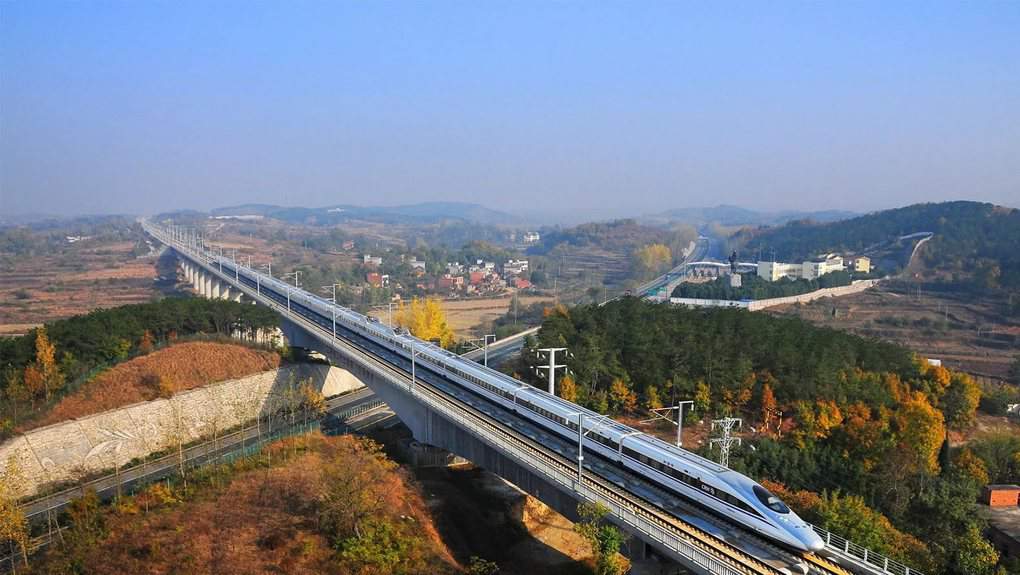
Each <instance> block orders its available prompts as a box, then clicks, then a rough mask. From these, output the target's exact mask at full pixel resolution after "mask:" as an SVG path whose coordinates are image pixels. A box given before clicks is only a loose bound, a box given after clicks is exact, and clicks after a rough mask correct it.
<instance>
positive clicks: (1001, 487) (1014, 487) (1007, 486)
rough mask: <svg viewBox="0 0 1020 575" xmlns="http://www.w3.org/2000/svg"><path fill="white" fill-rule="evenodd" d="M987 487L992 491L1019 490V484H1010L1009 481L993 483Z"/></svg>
mask: <svg viewBox="0 0 1020 575" xmlns="http://www.w3.org/2000/svg"><path fill="white" fill-rule="evenodd" d="M988 489H990V490H992V491H1020V485H1012V484H1009V483H995V484H992V485H989V486H988Z"/></svg>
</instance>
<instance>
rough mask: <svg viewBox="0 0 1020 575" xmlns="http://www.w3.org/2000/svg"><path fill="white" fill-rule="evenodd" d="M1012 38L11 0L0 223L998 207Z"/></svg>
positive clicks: (985, 31)
mask: <svg viewBox="0 0 1020 575" xmlns="http://www.w3.org/2000/svg"><path fill="white" fill-rule="evenodd" d="M1018 29H1020V4H1017V3H987V4H979V3H967V4H963V3H960V4H956V3H936V4H931V3H900V4H896V5H887V4H882V3H854V4H845V5H836V4H800V3H798V4H793V3H787V4H769V5H765V4H755V3H746V4H745V3H737V4H729V5H725V6H708V5H699V4H669V5H665V4H628V5H622V4H621V5H593V4H574V3H558V4H539V3H515V4H512V5H497V4H486V5H472V4H462V3H443V4H356V3H350V4H335V3H318V2H306V3H298V4H283V3H277V4H271V3H270V4H250V3H240V2H238V3H232V2H231V3H217V4H214V5H207V4H203V3H197V2H185V3H180V4H176V3H175V4H171V3H156V2H153V3H144V4H142V3H139V4H128V3H106V2H98V3H76V4H70V3H51V2H31V3H29V2H9V3H5V4H2V5H0V82H2V83H0V200H2V201H0V204H2V205H0V212H2V213H4V214H18V213H48V214H53V215H57V216H66V215H75V214H83V213H155V212H159V211H167V210H176V209H198V210H203V211H205V210H209V209H212V208H216V207H223V206H228V205H236V204H243V203H271V204H278V205H295V206H305V207H318V206H326V205H332V204H355V205H363V206H377V205H383V206H385V205H404V204H413V203H421V202H428V201H454V202H470V203H478V204H481V205H484V206H486V207H489V208H492V209H496V210H500V211H505V212H508V213H511V214H517V215H522V216H525V217H532V218H533V217H535V216H536V215H537V214H545V215H547V216H548V218H546V219H548V220H554V219H571V220H575V221H577V220H584V219H607V218H612V217H627V216H639V215H644V214H651V213H656V212H661V211H664V210H668V209H677V208H685V207H705V206H716V205H719V204H729V205H736V206H741V207H746V208H749V209H755V210H760V211H767V212H777V211H785V210H797V211H815V210H830V209H833V210H850V211H855V212H869V211H874V210H878V209H884V208H890V207H897V206H901V205H906V204H912V203H916V202H924V201H943V200H953V199H968V200H976V201H987V202H992V203H997V204H1004V205H1010V206H1016V205H1017V204H1018V203H1020V202H1018V198H1020V170H1018V169H1017V168H1016V166H1018V165H1020V42H1017V41H1016V37H1015V35H1016V30H1018ZM567 216H570V217H569V218H567Z"/></svg>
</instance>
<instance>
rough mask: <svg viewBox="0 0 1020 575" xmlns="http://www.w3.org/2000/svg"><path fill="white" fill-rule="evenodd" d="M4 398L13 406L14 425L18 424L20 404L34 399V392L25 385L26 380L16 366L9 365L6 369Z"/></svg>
mask: <svg viewBox="0 0 1020 575" xmlns="http://www.w3.org/2000/svg"><path fill="white" fill-rule="evenodd" d="M4 383H5V384H6V386H5V387H4V399H6V400H7V403H8V404H9V405H10V406H11V415H12V416H13V420H14V425H17V424H18V405H19V404H22V403H25V402H27V401H28V400H30V399H32V393H31V391H29V389H28V388H27V387H26V386H25V380H24V378H23V377H22V374H21V372H19V371H18V370H17V369H16V368H14V367H8V368H7V369H5V370H4Z"/></svg>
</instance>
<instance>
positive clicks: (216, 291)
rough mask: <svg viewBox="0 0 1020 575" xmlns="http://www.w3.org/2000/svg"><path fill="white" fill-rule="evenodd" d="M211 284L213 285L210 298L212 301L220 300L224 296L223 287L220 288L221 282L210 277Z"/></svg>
mask: <svg viewBox="0 0 1020 575" xmlns="http://www.w3.org/2000/svg"><path fill="white" fill-rule="evenodd" d="M209 283H210V284H211V288H210V294H211V295H210V296H209V297H211V298H212V299H220V297H222V296H221V294H222V291H221V290H222V287H221V286H220V280H218V279H215V278H212V277H210V278H209Z"/></svg>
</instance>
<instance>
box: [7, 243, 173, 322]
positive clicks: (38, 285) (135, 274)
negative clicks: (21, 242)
mask: <svg viewBox="0 0 1020 575" xmlns="http://www.w3.org/2000/svg"><path fill="white" fill-rule="evenodd" d="M133 247H134V245H133V244H132V243H131V242H116V243H110V242H98V241H97V242H89V241H86V242H82V243H81V244H76V245H74V246H72V247H71V248H70V249H68V250H67V251H66V252H64V253H60V254H57V255H45V256H37V257H24V258H5V260H4V265H3V266H0V335H4V334H20V333H25V331H27V330H28V329H31V328H33V327H35V326H37V325H39V324H42V323H45V322H48V321H52V320H55V319H61V318H65V317H68V316H72V315H76V314H80V313H85V312H88V311H89V310H92V309H96V308H109V307H116V306H120V305H126V304H132V303H142V302H146V301H149V300H151V299H152V298H153V297H154V296H156V295H157V294H158V291H157V289H156V287H155V284H154V280H155V279H156V277H157V275H158V274H157V270H156V265H155V263H156V260H155V258H153V257H151V256H142V257H135V256H134V255H133V253H132V249H133Z"/></svg>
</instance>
